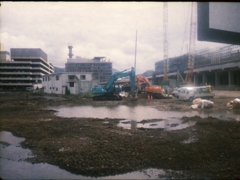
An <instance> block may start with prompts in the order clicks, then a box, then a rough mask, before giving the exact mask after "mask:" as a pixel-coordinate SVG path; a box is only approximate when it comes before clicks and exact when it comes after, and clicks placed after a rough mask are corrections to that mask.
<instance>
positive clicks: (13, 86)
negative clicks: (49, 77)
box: [0, 48, 54, 90]
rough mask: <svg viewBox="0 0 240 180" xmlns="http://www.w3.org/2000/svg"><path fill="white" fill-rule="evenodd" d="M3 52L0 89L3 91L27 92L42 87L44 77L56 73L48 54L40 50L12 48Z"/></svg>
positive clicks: (0, 65) (0, 67) (0, 66)
mask: <svg viewBox="0 0 240 180" xmlns="http://www.w3.org/2000/svg"><path fill="white" fill-rule="evenodd" d="M10 52H11V53H10V58H9V53H8V52H6V51H1V60H0V88H1V89H3V90H26V88H28V87H38V88H41V86H42V77H43V76H44V75H45V74H51V73H53V72H54V67H53V65H52V64H51V63H50V62H49V61H48V58H47V54H46V53H45V52H44V51H42V50H41V49H39V48H11V49H10Z"/></svg>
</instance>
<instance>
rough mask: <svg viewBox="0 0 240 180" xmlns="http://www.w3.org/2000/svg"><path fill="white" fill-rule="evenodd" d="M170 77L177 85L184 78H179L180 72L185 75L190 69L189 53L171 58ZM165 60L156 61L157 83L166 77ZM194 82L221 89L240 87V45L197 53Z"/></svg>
mask: <svg viewBox="0 0 240 180" xmlns="http://www.w3.org/2000/svg"><path fill="white" fill-rule="evenodd" d="M168 62H169V73H168V75H169V77H171V79H175V82H176V85H179V84H181V83H182V82H183V81H184V80H182V79H179V77H178V72H179V73H180V75H181V76H182V77H185V76H186V74H187V73H188V72H189V71H188V62H189V61H188V54H185V55H182V56H179V57H175V58H169V61H168ZM163 67H164V61H163V60H161V61H158V62H156V63H155V72H156V78H157V84H161V81H162V80H163V79H164V71H163V69H164V68H163ZM193 83H194V84H195V85H205V84H206V83H207V84H209V85H212V86H214V87H215V88H220V89H240V46H238V45H228V46H223V47H220V48H216V49H207V50H204V51H199V52H196V53H195V60H194V69H193Z"/></svg>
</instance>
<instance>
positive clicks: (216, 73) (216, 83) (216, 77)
mask: <svg viewBox="0 0 240 180" xmlns="http://www.w3.org/2000/svg"><path fill="white" fill-rule="evenodd" d="M217 86H219V76H218V72H215V87H217Z"/></svg>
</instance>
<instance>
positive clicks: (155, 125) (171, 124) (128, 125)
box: [118, 118, 196, 130]
mask: <svg viewBox="0 0 240 180" xmlns="http://www.w3.org/2000/svg"><path fill="white" fill-rule="evenodd" d="M195 124H196V122H195V121H188V122H185V123H183V122H182V120H181V119H173V118H172V119H170V120H166V119H164V120H159V121H155V122H147V121H144V123H141V122H136V121H133V120H122V121H120V123H119V124H118V126H119V127H123V128H124V129H131V130H135V129H164V130H180V129H184V128H187V127H190V126H193V125H195Z"/></svg>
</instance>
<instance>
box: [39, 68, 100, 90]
mask: <svg viewBox="0 0 240 180" xmlns="http://www.w3.org/2000/svg"><path fill="white" fill-rule="evenodd" d="M96 84H97V83H96V82H95V81H93V80H92V74H91V73H87V72H85V73H77V72H72V73H71V72H62V73H53V74H48V75H45V76H43V82H42V85H43V92H44V93H52V94H66V93H68V92H67V91H69V93H70V94H81V93H87V92H90V90H91V88H92V86H94V85H96Z"/></svg>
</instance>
